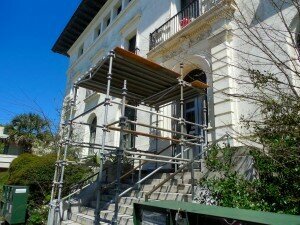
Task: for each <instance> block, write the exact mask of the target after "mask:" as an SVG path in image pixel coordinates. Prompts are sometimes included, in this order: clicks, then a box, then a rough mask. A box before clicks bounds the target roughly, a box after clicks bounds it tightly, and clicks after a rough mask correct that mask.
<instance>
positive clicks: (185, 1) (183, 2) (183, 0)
mask: <svg viewBox="0 0 300 225" xmlns="http://www.w3.org/2000/svg"><path fill="white" fill-rule="evenodd" d="M193 1H194V0H181V9H183V8H185V7H186V6H188V5H189V4H190V3H192V2H193Z"/></svg>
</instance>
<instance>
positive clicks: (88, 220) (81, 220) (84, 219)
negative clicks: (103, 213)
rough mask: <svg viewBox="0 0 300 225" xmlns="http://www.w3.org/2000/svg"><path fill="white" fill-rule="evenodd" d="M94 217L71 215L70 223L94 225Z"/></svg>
mask: <svg viewBox="0 0 300 225" xmlns="http://www.w3.org/2000/svg"><path fill="white" fill-rule="evenodd" d="M94 219H95V217H94V216H90V215H85V214H82V213H76V214H72V216H71V221H73V222H75V223H78V224H81V225H94ZM99 224H100V225H109V224H110V223H105V222H100V223H99Z"/></svg>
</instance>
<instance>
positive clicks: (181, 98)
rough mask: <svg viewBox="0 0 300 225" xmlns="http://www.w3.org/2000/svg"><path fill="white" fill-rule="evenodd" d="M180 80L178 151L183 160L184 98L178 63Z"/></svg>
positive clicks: (181, 67) (181, 73)
mask: <svg viewBox="0 0 300 225" xmlns="http://www.w3.org/2000/svg"><path fill="white" fill-rule="evenodd" d="M180 75H181V76H180V79H179V85H180V122H179V124H180V132H181V135H180V149H181V158H182V159H183V158H184V146H183V145H184V135H183V132H184V124H185V122H184V113H183V108H184V97H183V85H184V84H183V63H180Z"/></svg>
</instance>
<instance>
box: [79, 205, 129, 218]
mask: <svg viewBox="0 0 300 225" xmlns="http://www.w3.org/2000/svg"><path fill="white" fill-rule="evenodd" d="M101 210H104V211H106V210H109V211H114V210H115V204H114V203H110V204H108V205H107V207H105V208H103V209H101ZM79 213H81V214H84V215H88V216H94V215H95V209H93V208H88V207H81V210H80V212H79ZM119 213H120V214H124V215H129V216H131V215H132V214H133V207H132V206H131V205H124V204H119Z"/></svg>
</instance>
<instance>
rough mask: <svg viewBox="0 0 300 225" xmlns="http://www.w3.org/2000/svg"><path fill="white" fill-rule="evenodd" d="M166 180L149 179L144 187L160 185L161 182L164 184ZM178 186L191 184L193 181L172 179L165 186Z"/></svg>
mask: <svg viewBox="0 0 300 225" xmlns="http://www.w3.org/2000/svg"><path fill="white" fill-rule="evenodd" d="M164 180H165V179H164V178H155V179H148V180H146V181H145V182H144V183H143V185H146V184H152V185H158V184H160V183H161V182H163V181H164ZM178 184H191V179H179V178H178V179H170V180H168V181H167V182H166V183H164V185H178Z"/></svg>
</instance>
